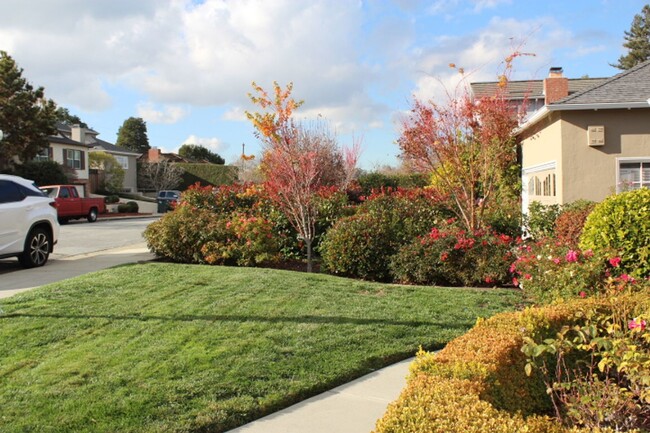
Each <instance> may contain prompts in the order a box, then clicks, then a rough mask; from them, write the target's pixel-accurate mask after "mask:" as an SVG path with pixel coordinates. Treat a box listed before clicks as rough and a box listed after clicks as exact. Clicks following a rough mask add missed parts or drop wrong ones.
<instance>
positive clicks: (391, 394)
mask: <svg viewBox="0 0 650 433" xmlns="http://www.w3.org/2000/svg"><path fill="white" fill-rule="evenodd" d="M412 361H413V359H412V358H411V359H407V360H405V361H402V362H399V363H397V364H394V365H391V366H389V367H386V368H383V369H381V370H378V371H375V372H373V373H370V374H368V375H366V376H363V377H361V378H359V379H357V380H355V381H353V382H350V383H347V384H345V385H341V386H339V387H337V388H334V389H332V390H330V391H327V392H324V393H322V394H320V395H317V396H315V397H312V398H310V399H308V400H305V401H302V402H300V403H298V404H295V405H293V406H291V407H288V408H286V409H284V410H281V411H279V412H276V413H274V414H271V415H268V416H266V417H264V418H260V419H258V420H257V421H253V422H252V423H250V424H246V425H244V426H241V427H238V428H236V429H234V430H230V432H229V433H370V432H371V431H372V430H373V429H374V428H375V423H376V422H377V420H378V419H379V418H381V417H382V415H383V414H384V412H385V411H386V407H387V406H388V404H389V403H391V402H392V401H394V400H395V399H397V397H398V396H399V394H400V392H401V390H402V389H403V388H404V386H405V385H406V376H407V374H408V367H409V364H410V363H411V362H412Z"/></svg>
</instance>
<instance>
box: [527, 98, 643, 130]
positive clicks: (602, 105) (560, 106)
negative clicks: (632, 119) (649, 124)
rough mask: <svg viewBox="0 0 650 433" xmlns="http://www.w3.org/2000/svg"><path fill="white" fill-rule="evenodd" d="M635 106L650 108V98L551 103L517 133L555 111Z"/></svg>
mask: <svg viewBox="0 0 650 433" xmlns="http://www.w3.org/2000/svg"><path fill="white" fill-rule="evenodd" d="M633 108H650V99H648V100H647V101H643V102H613V103H599V104H551V105H545V106H543V107H542V108H540V109H539V110H537V111H536V112H535V113H534V114H533V115H532V116H531V117H530V119H528V120H527V121H526V122H524V123H523V124H522V125H521V126H519V128H517V129H516V130H515V135H519V134H521V133H522V132H524V131H525V130H527V129H528V128H530V127H531V126H533V125H535V124H536V123H538V122H540V121H541V120H542V119H544V118H545V117H546V116H548V115H549V114H550V113H551V112H553V111H579V110H583V111H586V110H594V111H597V110H621V109H627V110H629V109H633Z"/></svg>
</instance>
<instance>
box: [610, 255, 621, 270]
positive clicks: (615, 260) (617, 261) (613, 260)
mask: <svg viewBox="0 0 650 433" xmlns="http://www.w3.org/2000/svg"><path fill="white" fill-rule="evenodd" d="M609 264H610V265H612V266H613V267H615V268H618V267H619V266H620V265H621V258H620V257H612V258H611V259H609Z"/></svg>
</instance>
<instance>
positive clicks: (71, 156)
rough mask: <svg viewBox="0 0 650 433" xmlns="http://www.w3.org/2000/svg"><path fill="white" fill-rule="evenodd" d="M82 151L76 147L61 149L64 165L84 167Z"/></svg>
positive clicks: (80, 168)
mask: <svg viewBox="0 0 650 433" xmlns="http://www.w3.org/2000/svg"><path fill="white" fill-rule="evenodd" d="M83 156H84V152H82V151H80V150H76V149H63V160H64V165H66V166H67V167H70V168H74V169H76V170H83V169H84V160H83Z"/></svg>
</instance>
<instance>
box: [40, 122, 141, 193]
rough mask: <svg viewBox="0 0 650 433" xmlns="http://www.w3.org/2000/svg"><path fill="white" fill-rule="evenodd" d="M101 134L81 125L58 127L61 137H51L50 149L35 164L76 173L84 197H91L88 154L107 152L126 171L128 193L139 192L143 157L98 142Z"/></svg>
mask: <svg viewBox="0 0 650 433" xmlns="http://www.w3.org/2000/svg"><path fill="white" fill-rule="evenodd" d="M98 135H99V133H98V132H97V131H94V130H92V129H90V128H84V127H82V126H79V125H68V124H66V123H58V124H57V133H56V134H55V135H51V136H50V137H48V141H49V146H48V147H47V148H45V149H43V151H42V152H41V153H39V154H38V155H37V156H36V158H34V160H37V161H43V160H53V161H56V162H58V163H59V164H61V165H63V166H64V167H67V168H68V169H70V170H73V173H74V175H75V180H73V183H74V184H75V185H78V186H79V188H77V189H78V190H79V191H80V193H81V194H83V195H85V196H87V195H88V194H89V193H90V192H91V191H90V184H91V182H90V176H91V175H90V169H89V167H88V165H89V159H88V154H89V153H90V152H94V151H104V152H107V153H110V154H112V155H113V156H115V158H116V159H117V161H118V162H119V163H120V164H121V165H122V168H124V171H125V173H124V188H123V189H124V191H128V192H135V191H137V164H136V163H137V158H138V157H139V156H140V154H139V153H135V152H131V151H130V150H128V149H124V148H120V147H117V146H115V145H113V144H111V143H108V142H106V141H104V140H100V139H99V138H97V136H98Z"/></svg>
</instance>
